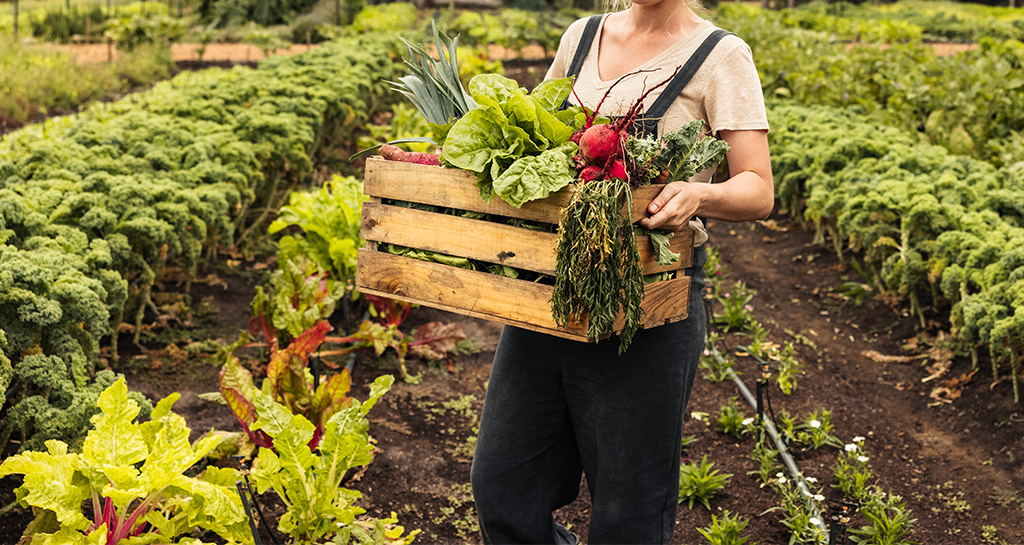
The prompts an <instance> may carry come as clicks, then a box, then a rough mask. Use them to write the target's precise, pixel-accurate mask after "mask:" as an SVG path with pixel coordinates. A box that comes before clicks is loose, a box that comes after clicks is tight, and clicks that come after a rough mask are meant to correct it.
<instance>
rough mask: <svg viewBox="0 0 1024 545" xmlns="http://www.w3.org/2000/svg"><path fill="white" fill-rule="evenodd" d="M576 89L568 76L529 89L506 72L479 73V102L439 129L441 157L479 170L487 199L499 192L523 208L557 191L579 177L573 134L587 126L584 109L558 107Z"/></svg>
mask: <svg viewBox="0 0 1024 545" xmlns="http://www.w3.org/2000/svg"><path fill="white" fill-rule="evenodd" d="M571 89H572V87H571V80H570V79H569V78H562V79H555V80H547V81H545V82H543V83H541V84H539V85H538V86H537V87H536V88H534V89H533V91H532V92H530V93H529V94H527V92H526V89H524V88H521V87H519V84H518V83H516V82H515V81H514V80H511V79H509V78H506V77H504V76H499V75H497V74H481V75H478V76H476V77H474V78H473V80H472V81H470V84H469V95H470V96H471V97H472V101H475V102H476V103H477V104H479V107H477V108H473V109H472V110H469V112H467V113H466V114H465V115H462V116H461V117H459V118H458V120H457V121H455V123H454V124H452V126H451V129H450V130H448V131H447V133H446V134H444V135H441V134H439V132H438V130H437V129H435V131H434V136H435V138H443V141H438V144H439V145H441V147H442V149H443V150H444V151H443V152H442V153H441V160H442V162H444V163H445V164H447V165H449V166H454V167H458V168H462V169H465V170H470V171H472V172H475V173H476V174H477V188H479V190H480V196H481V197H482V198H483V199H484V201H486V202H490V201H491V199H492V198H494V195H498V196H500V197H501V198H502V199H503V200H505V201H506V202H508V203H509V204H511V205H512V206H514V207H516V208H519V207H520V206H522V205H523V203H525V202H527V201H531V200H534V199H541V198H544V197H547V196H548V195H549V194H551V193H553V192H555V191H558V190H559V189H561V188H563V187H565V186H566V185H568V184H569V183H571V182H572V181H573V180H574V179H575V178H576V170H575V168H574V167H573V165H572V162H571V159H570V158H571V157H572V156H573V155H574V154H575V153H576V149H575V148H576V145H575V144H573V143H571V142H569V138H570V137H571V136H572V135H573V133H574V132H575V131H576V129H577V128H579V127H581V126H582V117H581V116H582V111H581V110H580V109H579V108H578V107H575V106H574V107H571V108H568V109H566V110H560V109H559V108H560V107H561V105H562V102H563V101H564V100H565V98H566V97H568V96H569V92H570V91H571ZM421 110H422V109H421ZM427 120H428V121H430V118H429V117H428V118H427Z"/></svg>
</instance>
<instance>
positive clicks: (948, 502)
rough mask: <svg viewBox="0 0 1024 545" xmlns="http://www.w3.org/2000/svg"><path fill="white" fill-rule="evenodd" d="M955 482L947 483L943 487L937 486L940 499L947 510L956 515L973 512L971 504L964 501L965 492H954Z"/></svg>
mask: <svg viewBox="0 0 1024 545" xmlns="http://www.w3.org/2000/svg"><path fill="white" fill-rule="evenodd" d="M953 486H954V485H953V481H946V482H944V483H942V484H941V485H936V486H935V488H937V489H938V490H939V492H938V498H939V500H940V501H942V504H943V505H945V506H946V507H947V508H949V509H952V510H953V511H954V512H956V513H968V512H970V511H971V504H969V503H967V501H966V500H964V492H963V491H959V492H954V491H953Z"/></svg>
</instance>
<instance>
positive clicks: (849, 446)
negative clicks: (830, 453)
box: [843, 443, 857, 452]
mask: <svg viewBox="0 0 1024 545" xmlns="http://www.w3.org/2000/svg"><path fill="white" fill-rule="evenodd" d="M843 448H845V449H846V452H854V451H855V450H857V445H855V444H853V443H849V444H847V445H846V446H845V447H843Z"/></svg>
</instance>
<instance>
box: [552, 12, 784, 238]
mask: <svg viewBox="0 0 1024 545" xmlns="http://www.w3.org/2000/svg"><path fill="white" fill-rule="evenodd" d="M606 20H607V15H606V16H605V17H603V18H602V19H601V26H600V27H599V28H598V31H597V36H595V38H594V41H593V42H592V44H591V46H590V52H589V53H588V54H587V58H586V59H585V60H584V61H583V66H582V67H581V68H580V74H579V76H578V77H577V79H576V82H575V84H574V90H575V93H576V96H578V97H579V100H581V101H583V104H584V105H586V106H587V108H594V107H595V106H597V104H598V103H599V102H600V101H601V98H602V97H604V95H605V93H606V92H608V89H609V88H610V87H611V86H612V84H613V83H615V80H609V81H604V80H602V79H601V77H600V76H599V74H598V70H597V57H598V50H599V47H600V36H601V33H602V31H603V30H604V22H605V21H606ZM585 26H586V19H581V20H579V21H576V22H575V23H573V24H572V25H570V26H569V28H568V29H566V31H565V34H563V35H562V41H561V43H560V44H559V46H558V52H557V53H556V54H555V60H554V62H552V63H551V67H550V68H549V69H548V73H547V76H546V79H551V78H561V77H565V75H566V72H567V71H568V70H569V64H570V63H571V62H572V59H573V56H575V54H576V48H577V46H578V45H579V42H580V37H581V36H582V35H583V29H584V27H585ZM716 28H717V27H715V25H714V24H712V23H711V22H710V21H703V22H702V23H701V24H700V25H699V26H698V27H697V28H696V29H694V30H693V31H692V32H690V34H689V35H687V36H686V37H684V38H682V39H681V40H680V41H678V42H676V44H674V45H673V46H671V47H669V48H668V49H666V50H665V51H664V52H662V53H661V54H660V55H658V56H656V57H654V58H653V59H651V60H650V61H648V62H645V63H644V64H642V65H640V66H638V67H637V70H656V71H655V72H644V73H639V74H635V75H632V76H629V77H627V78H625V79H623V80H622V81H621V82H619V83H618V84H617V85H616V86H615V88H614V89H612V92H611V94H610V95H608V98H606V99H605V100H604V103H603V104H602V105H601V111H600V112H598V113H600V114H602V115H607V116H618V115H623V114H625V113H626V110H628V109H629V107H630V105H632V103H633V102H634V101H636V99H637V98H639V97H640V95H642V94H643V93H644V90H645V88H649V87H651V86H654V85H656V84H658V83H661V82H662V81H664V80H665V79H667V78H668V77H669V76H671V75H672V72H673V71H674V70H675V69H676V67H679V66H682V65H683V64H685V63H686V61H687V60H688V59H689V58H690V56H691V55H692V54H693V53H694V51H696V49H697V47H699V46H700V44H701V43H702V42H703V41H704V39H705V38H707V36H708V35H709V34H711V32H713V31H714V30H715V29H716ZM663 88H664V87H662V88H659V89H656V90H655V91H653V92H652V93H651V94H649V95H648V96H647V98H646V99H644V108H645V109H646V108H650V107H651V105H652V104H653V103H654V101H655V100H657V98H658V97H659V96H660V92H661V90H662V89H663ZM569 100H570V101H571V102H573V103H576V98H575V97H573V96H570V99H569ZM695 119H702V120H703V121H704V123H705V125H706V126H707V127H709V128H710V129H711V133H712V134H714V135H717V134H718V131H721V130H768V117H767V115H766V114H765V108H764V95H763V94H762V92H761V82H760V79H759V78H758V75H757V69H756V68H754V60H753V56H752V55H751V53H750V47H749V46H747V44H746V43H745V42H744V41H743V40H742V39H740V38H739V37H737V36H735V35H732V34H729V35H727V36H725V37H724V38H722V41H720V42H719V43H718V45H717V46H715V48H714V50H712V51H711V54H710V55H708V58H707V59H706V60H705V61H704V63H703V64H702V65H701V67H700V69H698V70H697V72H696V74H694V76H693V79H691V80H690V82H689V83H688V84H687V85H686V87H685V88H684V89H683V91H682V92H681V93H680V94H679V98H677V99H676V100H675V101H674V102H673V103H672V105H671V106H670V107H669V109H668V112H666V114H665V117H664V118H662V121H661V123H659V131H658V134H659V135H661V134H664V133H665V132H666V131H668V132H671V131H675V130H678V129H680V128H681V127H682V126H683V125H686V124H687V123H689V122H691V121H693V120H695ZM712 174H713V171H712V169H707V170H705V171H704V172H700V173H698V174H697V175H695V176H694V177H693V178H691V179H690V181H691V182H710V181H711V176H712ZM690 224H691V226H692V227H693V228H694V230H695V231H696V232H695V236H694V245H696V246H699V245H701V244H704V242H706V241H707V238H708V237H707V231H706V230H705V229H704V225H703V224H701V223H700V221H698V220H693V221H692V222H690Z"/></svg>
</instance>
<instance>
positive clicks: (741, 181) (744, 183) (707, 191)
mask: <svg viewBox="0 0 1024 545" xmlns="http://www.w3.org/2000/svg"><path fill="white" fill-rule="evenodd" d="M693 185H695V186H700V187H699V191H698V192H697V193H698V195H700V204H698V206H697V216H700V217H702V218H712V219H720V220H725V221H752V220H762V219H765V218H767V217H768V215H769V214H771V212H772V208H773V207H774V205H775V194H774V192H775V190H774V185H773V182H772V179H771V173H770V172H769V173H768V175H767V179H765V176H764V175H762V174H759V173H757V172H754V171H751V170H747V171H743V172H740V173H738V174H736V175H734V176H732V177H731V178H729V179H728V180H726V181H724V182H721V183H717V184H693Z"/></svg>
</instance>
